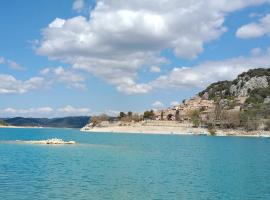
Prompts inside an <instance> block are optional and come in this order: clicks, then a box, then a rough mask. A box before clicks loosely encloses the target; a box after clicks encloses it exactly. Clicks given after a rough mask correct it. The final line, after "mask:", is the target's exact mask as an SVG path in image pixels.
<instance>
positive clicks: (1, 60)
mask: <svg viewBox="0 0 270 200" xmlns="http://www.w3.org/2000/svg"><path fill="white" fill-rule="evenodd" d="M3 63H5V58H4V57H1V56H0V64H3Z"/></svg>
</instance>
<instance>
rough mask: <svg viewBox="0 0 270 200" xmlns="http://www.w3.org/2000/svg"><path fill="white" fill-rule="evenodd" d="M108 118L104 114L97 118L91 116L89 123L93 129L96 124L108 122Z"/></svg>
mask: <svg viewBox="0 0 270 200" xmlns="http://www.w3.org/2000/svg"><path fill="white" fill-rule="evenodd" d="M108 120H109V117H108V116H107V115H106V114H101V115H99V116H93V117H91V119H90V123H92V126H93V127H95V126H97V125H98V124H100V123H101V122H103V121H108Z"/></svg>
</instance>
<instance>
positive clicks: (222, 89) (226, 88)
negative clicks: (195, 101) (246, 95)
mask: <svg viewBox="0 0 270 200" xmlns="http://www.w3.org/2000/svg"><path fill="white" fill-rule="evenodd" d="M231 85H232V82H231V81H219V82H216V83H212V84H211V85H210V86H208V87H207V88H206V89H205V90H203V91H202V92H200V93H199V96H203V94H204V93H206V92H207V93H208V95H209V99H212V100H215V101H217V100H218V99H227V98H229V99H230V98H233V97H232V96H231V95H230V87H231Z"/></svg>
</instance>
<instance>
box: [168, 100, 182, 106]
mask: <svg viewBox="0 0 270 200" xmlns="http://www.w3.org/2000/svg"><path fill="white" fill-rule="evenodd" d="M179 104H180V103H179V102H178V101H172V102H171V103H170V105H171V106H177V105H179Z"/></svg>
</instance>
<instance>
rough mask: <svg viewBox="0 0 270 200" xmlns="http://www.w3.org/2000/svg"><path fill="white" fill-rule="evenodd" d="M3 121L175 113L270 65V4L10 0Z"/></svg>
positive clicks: (4, 29) (3, 51)
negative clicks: (221, 84) (217, 86)
mask: <svg viewBox="0 0 270 200" xmlns="http://www.w3.org/2000/svg"><path fill="white" fill-rule="evenodd" d="M0 24H1V31H0V44H1V45H0V116H2V117H7V116H10V117H11V116H34V117H55V116H67V115H91V114H97V113H102V112H106V113H108V114H112V115H113V114H115V113H117V112H118V111H128V110H132V111H137V112H141V111H143V110H145V109H151V108H162V107H168V106H170V105H176V104H177V103H178V102H181V101H182V100H183V99H185V98H189V97H191V96H193V95H195V94H196V93H197V92H198V91H200V90H201V89H203V88H204V87H205V86H207V85H208V84H209V83H212V82H215V81H219V80H231V79H233V78H235V77H236V76H237V74H239V73H241V72H243V71H247V70H248V69H251V68H257V67H269V66H270V48H269V47H270V44H269V41H270V40H269V36H270V1H269V0H219V1H217V0H182V1H179V0H132V1H126V0H115V1H114V0H97V1H94V0H57V1H55V0H28V1H21V0H3V1H1V6H0Z"/></svg>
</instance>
